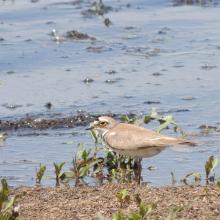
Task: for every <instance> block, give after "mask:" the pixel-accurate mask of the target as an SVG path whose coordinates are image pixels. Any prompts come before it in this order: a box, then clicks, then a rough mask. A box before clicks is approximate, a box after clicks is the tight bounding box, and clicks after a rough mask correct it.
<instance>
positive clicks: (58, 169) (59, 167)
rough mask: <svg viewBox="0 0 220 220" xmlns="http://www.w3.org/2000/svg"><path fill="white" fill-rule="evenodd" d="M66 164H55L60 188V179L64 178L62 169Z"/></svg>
mask: <svg viewBox="0 0 220 220" xmlns="http://www.w3.org/2000/svg"><path fill="white" fill-rule="evenodd" d="M64 164H65V162H62V163H59V164H58V163H53V165H54V171H55V175H56V186H60V177H61V176H62V173H61V171H62V168H63V166H64Z"/></svg>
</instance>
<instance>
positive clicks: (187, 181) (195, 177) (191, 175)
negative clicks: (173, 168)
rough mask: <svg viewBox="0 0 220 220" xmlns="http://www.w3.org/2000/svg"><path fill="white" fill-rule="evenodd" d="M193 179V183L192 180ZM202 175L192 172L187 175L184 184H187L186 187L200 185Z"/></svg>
mask: <svg viewBox="0 0 220 220" xmlns="http://www.w3.org/2000/svg"><path fill="white" fill-rule="evenodd" d="M192 178H193V181H192V180H191V179H192ZM201 179H202V177H201V174H200V173H198V172H192V173H189V174H187V175H186V176H185V177H184V178H183V180H182V181H183V183H185V184H186V185H192V184H193V185H194V184H199V183H200V182H201Z"/></svg>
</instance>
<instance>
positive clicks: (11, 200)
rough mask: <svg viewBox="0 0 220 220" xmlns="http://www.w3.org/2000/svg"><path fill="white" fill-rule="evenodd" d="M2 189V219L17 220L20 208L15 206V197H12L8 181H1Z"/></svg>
mask: <svg viewBox="0 0 220 220" xmlns="http://www.w3.org/2000/svg"><path fill="white" fill-rule="evenodd" d="M1 185H2V186H1V188H0V219H1V220H15V219H16V218H17V217H18V215H19V214H18V210H19V206H15V200H16V197H15V196H10V194H9V193H10V192H9V187H8V183H7V181H6V179H2V180H1Z"/></svg>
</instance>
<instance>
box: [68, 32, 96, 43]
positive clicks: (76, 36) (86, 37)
mask: <svg viewBox="0 0 220 220" xmlns="http://www.w3.org/2000/svg"><path fill="white" fill-rule="evenodd" d="M65 37H66V38H69V39H73V40H93V41H94V40H96V38H95V37H91V36H89V35H88V34H84V33H81V32H79V31H75V30H72V31H67V32H66V36H65Z"/></svg>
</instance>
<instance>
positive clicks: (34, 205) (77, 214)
mask: <svg viewBox="0 0 220 220" xmlns="http://www.w3.org/2000/svg"><path fill="white" fill-rule="evenodd" d="M121 189H127V191H128V193H129V195H130V200H129V202H128V203H127V204H125V206H124V207H122V208H121V207H120V204H119V202H118V200H117V198H116V196H115V195H116V193H117V192H118V191H119V190H121ZM13 194H15V195H17V197H18V199H17V202H18V203H19V204H20V216H19V217H20V219H23V220H26V219H42V220H43V219H45V220H46V219H67V220H68V219H75V220H77V219H87V220H89V219H98V217H97V216H98V215H102V216H105V217H107V219H112V215H113V214H114V213H116V212H117V211H119V210H121V211H122V212H123V213H127V214H128V213H131V212H134V211H137V204H136V200H135V196H136V195H137V194H138V195H139V196H140V198H141V199H142V201H143V202H145V203H155V204H156V208H155V209H154V210H153V211H152V212H151V213H150V214H148V215H147V216H146V217H145V218H144V219H154V218H157V219H165V218H166V217H167V216H168V215H169V213H170V210H172V209H174V208H178V211H177V213H176V214H175V215H174V219H181V220H186V219H187V220H189V219H200V220H202V219H210V220H214V219H218V218H219V213H220V202H219V196H220V190H219V189H217V188H215V187H214V186H207V187H205V186H179V187H161V188H154V187H148V186H138V185H136V184H117V185H115V184H107V185H104V186H101V187H76V188H28V187H21V188H17V189H15V190H14V191H13Z"/></svg>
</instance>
